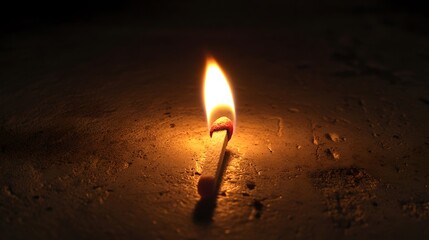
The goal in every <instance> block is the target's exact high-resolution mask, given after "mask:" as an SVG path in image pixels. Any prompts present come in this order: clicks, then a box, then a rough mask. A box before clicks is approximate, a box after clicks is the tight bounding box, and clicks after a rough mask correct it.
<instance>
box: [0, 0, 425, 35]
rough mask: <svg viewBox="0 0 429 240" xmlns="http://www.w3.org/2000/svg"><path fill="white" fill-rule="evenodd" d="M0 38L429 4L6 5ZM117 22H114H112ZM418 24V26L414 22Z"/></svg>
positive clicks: (273, 21)
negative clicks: (100, 22) (109, 25)
mask: <svg viewBox="0 0 429 240" xmlns="http://www.w3.org/2000/svg"><path fill="white" fill-rule="evenodd" d="M0 11H1V17H0V18H1V27H2V33H7V32H18V31H26V30H32V29H36V28H39V27H46V26H49V27H56V26H58V25H61V24H66V23H71V22H74V23H85V22H88V21H94V19H97V18H100V17H103V18H107V19H110V18H112V16H114V15H118V14H119V15H122V21H125V22H127V21H132V22H133V23H139V24H145V25H149V26H172V27H174V26H176V27H179V26H188V27H226V26H229V27H233V26H261V25H264V26H266V27H273V26H276V25H280V24H282V22H283V21H288V19H290V16H291V15H292V16H295V17H298V18H299V15H301V14H302V13H306V14H308V13H312V12H314V13H318V14H319V15H320V14H322V15H321V16H323V14H327V15H329V14H330V13H332V12H338V11H340V12H343V13H344V14H351V15H361V14H383V13H390V14H391V13H398V12H401V13H407V14H410V15H420V16H425V17H428V14H429V13H428V12H429V10H428V3H427V2H426V1H419V0H376V1H339V0H323V1H313V0H305V1H279V0H275V1H273V0H270V1H255V0H251V1H242V0H238V1H225V0H218V1H196V0H187V1H172V0H160V1H134V0H133V1H79V0H78V1H69V0H66V1H32V2H30V3H27V2H25V1H8V2H6V3H2V6H1V10H0ZM115 20H116V21H118V19H115ZM417 24H418V23H417Z"/></svg>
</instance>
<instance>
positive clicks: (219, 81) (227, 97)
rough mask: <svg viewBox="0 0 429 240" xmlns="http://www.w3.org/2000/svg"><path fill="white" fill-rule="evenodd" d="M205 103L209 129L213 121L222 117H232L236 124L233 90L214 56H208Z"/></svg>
mask: <svg viewBox="0 0 429 240" xmlns="http://www.w3.org/2000/svg"><path fill="white" fill-rule="evenodd" d="M204 104H205V107H206V115H207V124H208V127H209V129H210V126H211V125H212V123H213V122H214V121H216V119H218V118H220V117H227V118H229V119H231V121H232V122H233V123H234V126H235V107H234V99H233V97H232V91H231V88H230V86H229V83H228V80H227V79H226V77H225V74H224V73H223V71H222V69H221V68H220V66H219V64H218V63H217V62H216V60H215V59H214V58H207V61H206V72H205V77H204Z"/></svg>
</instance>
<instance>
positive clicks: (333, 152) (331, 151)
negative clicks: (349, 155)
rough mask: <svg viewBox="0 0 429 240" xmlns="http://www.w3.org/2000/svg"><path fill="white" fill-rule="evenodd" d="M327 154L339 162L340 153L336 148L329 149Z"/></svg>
mask: <svg viewBox="0 0 429 240" xmlns="http://www.w3.org/2000/svg"><path fill="white" fill-rule="evenodd" d="M326 152H327V153H328V154H329V155H330V156H331V157H332V158H334V159H335V160H339V159H340V153H339V152H338V151H337V150H336V149H334V148H328V149H327V150H326Z"/></svg>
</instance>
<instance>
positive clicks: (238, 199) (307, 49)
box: [0, 5, 429, 239]
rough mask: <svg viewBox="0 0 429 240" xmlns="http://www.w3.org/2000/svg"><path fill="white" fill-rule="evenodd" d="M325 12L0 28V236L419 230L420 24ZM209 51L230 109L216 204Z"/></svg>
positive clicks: (428, 99)
mask: <svg viewBox="0 0 429 240" xmlns="http://www.w3.org/2000/svg"><path fill="white" fill-rule="evenodd" d="M364 7H367V6H366V5H364ZM370 7H371V6H369V9H372V8H370ZM329 9H331V8H330V6H327V7H326V8H321V9H320V10H319V11H316V12H308V13H307V12H305V11H302V12H299V13H293V12H292V11H287V10H285V13H284V14H281V19H282V21H281V22H279V23H278V24H275V23H276V18H274V17H273V19H270V20H269V23H270V24H271V25H270V27H267V26H266V25H262V24H261V25H259V24H257V23H255V22H252V24H251V25H250V26H249V25H247V24H243V22H246V21H244V20H237V19H235V18H234V19H233V20H236V24H234V25H228V24H225V25H222V24H219V25H217V26H218V27H207V26H211V25H210V24H207V25H203V26H197V25H195V26H193V27H186V24H183V25H181V24H178V25H177V26H176V27H174V28H172V27H168V26H164V25H162V24H160V25H159V26H156V27H154V26H151V25H145V24H144V23H140V22H134V21H133V17H132V16H131V17H129V18H126V17H124V16H123V15H118V16H115V17H112V18H102V17H100V19H96V20H94V21H88V22H83V23H67V24H62V25H60V26H55V27H52V26H46V27H43V28H41V29H40V30H38V29H36V30H32V31H21V32H15V33H9V34H5V35H4V36H2V37H1V38H0V42H1V45H0V46H1V48H0V79H1V82H0V93H1V95H0V106H1V108H0V231H1V235H2V237H1V238H2V239H24V238H29V237H31V238H33V239H47V238H61V239H76V238H90V239H93V238H114V239H134V238H140V239H315V238H316V239H328V238H329V239H343V238H347V239H380V238H383V239H428V238H429V229H428V227H427V226H428V224H429V187H428V185H429V164H428V161H429V125H428V123H429V81H428V75H429V35H428V31H427V26H429V20H428V18H426V17H423V16H420V15H418V14H408V13H402V12H398V11H383V12H381V13H378V12H375V13H374V12H373V11H357V10H356V9H361V8H356V9H355V8H353V6H345V7H344V6H339V9H340V10H338V9H334V10H331V11H328V10H329ZM364 9H365V8H364ZM354 10H356V11H354ZM264 16H265V15H264ZM106 19H107V20H106ZM112 19H113V20H112ZM262 21H263V20H262ZM266 21H268V20H266ZM410 26H412V27H410ZM206 51H209V52H210V53H211V54H212V55H213V56H214V57H216V59H217V60H218V61H219V63H220V64H221V66H222V67H223V68H224V70H225V71H226V72H227V73H228V76H229V79H230V81H231V84H232V86H233V89H234V97H235V104H236V108H237V129H236V131H235V133H234V136H233V137H232V139H231V141H230V142H229V144H228V152H227V155H226V157H227V166H226V167H225V172H224V175H223V184H222V186H221V188H220V191H219V195H218V198H217V201H216V203H205V202H201V201H199V196H198V194H197V190H196V183H197V181H198V177H199V173H200V169H199V166H200V164H201V161H203V160H204V157H205V151H206V150H207V148H208V145H209V134H208V129H207V125H206V120H205V114H204V109H203V105H202V99H201V93H202V82H201V76H202V73H203V69H204V54H205V53H206Z"/></svg>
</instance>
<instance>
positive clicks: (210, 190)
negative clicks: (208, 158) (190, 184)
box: [198, 176, 216, 198]
mask: <svg viewBox="0 0 429 240" xmlns="http://www.w3.org/2000/svg"><path fill="white" fill-rule="evenodd" d="M215 183H216V181H215V178H214V177H213V176H201V177H200V180H199V181H198V194H200V196H201V197H202V198H211V197H214V196H215Z"/></svg>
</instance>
